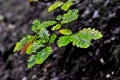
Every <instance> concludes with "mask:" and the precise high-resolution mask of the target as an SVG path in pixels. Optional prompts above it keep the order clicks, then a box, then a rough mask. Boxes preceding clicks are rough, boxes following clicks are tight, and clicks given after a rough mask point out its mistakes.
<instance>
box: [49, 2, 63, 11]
mask: <svg viewBox="0 0 120 80" xmlns="http://www.w3.org/2000/svg"><path fill="white" fill-rule="evenodd" d="M62 4H63V2H61V1H56V2H55V3H54V4H52V5H51V6H50V7H49V8H48V12H51V11H53V10H54V9H56V8H58V7H60V6H61V5H62Z"/></svg>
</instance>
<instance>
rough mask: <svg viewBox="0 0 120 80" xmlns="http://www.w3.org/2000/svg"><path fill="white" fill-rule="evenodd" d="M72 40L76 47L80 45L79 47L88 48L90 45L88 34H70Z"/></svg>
mask: <svg viewBox="0 0 120 80" xmlns="http://www.w3.org/2000/svg"><path fill="white" fill-rule="evenodd" d="M72 42H73V46H74V45H76V46H77V47H81V48H88V47H89V45H90V39H89V37H88V36H85V35H84V36H83V35H82V34H80V33H77V34H74V35H73V36H72Z"/></svg>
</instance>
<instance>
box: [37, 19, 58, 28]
mask: <svg viewBox="0 0 120 80" xmlns="http://www.w3.org/2000/svg"><path fill="white" fill-rule="evenodd" d="M56 23H57V22H56V21H44V22H42V24H40V25H39V26H38V27H37V30H41V29H43V28H45V29H46V28H47V27H49V26H52V25H55V24H56Z"/></svg>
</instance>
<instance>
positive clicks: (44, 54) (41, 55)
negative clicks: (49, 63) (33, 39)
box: [35, 46, 52, 64]
mask: <svg viewBox="0 0 120 80" xmlns="http://www.w3.org/2000/svg"><path fill="white" fill-rule="evenodd" d="M51 52H52V47H50V46H47V47H45V48H44V49H42V50H41V51H40V52H38V53H37V54H36V58H35V61H36V64H42V63H43V62H44V61H45V60H46V59H47V58H48V56H49V55H50V53H51Z"/></svg>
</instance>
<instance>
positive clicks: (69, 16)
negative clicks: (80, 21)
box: [61, 9, 78, 24]
mask: <svg viewBox="0 0 120 80" xmlns="http://www.w3.org/2000/svg"><path fill="white" fill-rule="evenodd" d="M77 18H78V10H77V9H74V10H69V11H68V12H67V13H66V14H64V15H63V18H62V22H61V23H62V24H65V23H69V22H71V21H74V20H76V19H77Z"/></svg>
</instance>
